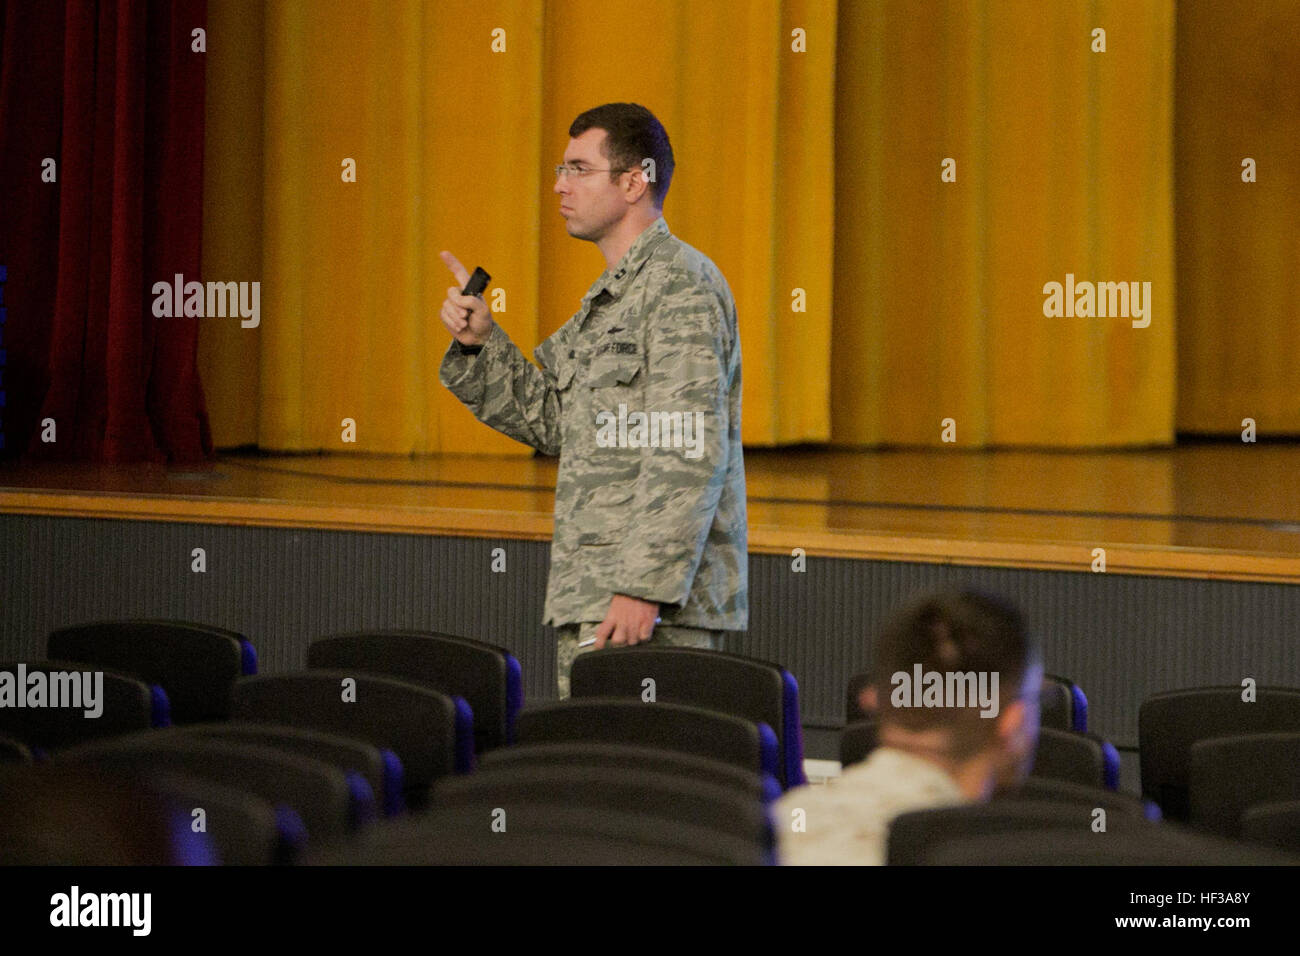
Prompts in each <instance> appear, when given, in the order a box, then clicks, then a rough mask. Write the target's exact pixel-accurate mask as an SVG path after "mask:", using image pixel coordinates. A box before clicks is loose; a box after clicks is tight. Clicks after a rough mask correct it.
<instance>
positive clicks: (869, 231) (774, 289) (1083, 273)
mask: <svg viewBox="0 0 1300 956" xmlns="http://www.w3.org/2000/svg"><path fill="white" fill-rule="evenodd" d="M1095 29H1103V30H1105V34H1106V51H1105V52H1104V53H1100V52H1093V50H1092V46H1093V44H1094V42H1095V40H1094V37H1093V31H1094V30H1095ZM209 33H210V36H211V37H212V40H211V42H210V44H209V49H210V51H211V52H210V53H209V54H208V56H209V61H208V75H209V86H208V113H209V127H208V138H207V147H206V149H207V162H208V175H207V181H206V192H205V197H204V209H205V217H206V218H205V225H204V273H205V274H204V278H205V279H209V280H238V279H260V280H261V282H262V283H263V285H262V313H263V317H262V324H261V327H260V328H259V329H257V330H251V329H241V328H239V327H238V323H237V322H236V323H231V322H227V323H226V324H224V325H222V324H221V321H222V320H215V321H214V320H208V321H207V324H206V325H205V326H204V330H205V332H204V335H205V337H204V339H203V340H202V342H201V350H200V358H201V370H202V373H203V376H204V383H205V387H206V388H207V390H208V395H209V404H210V406H211V415H212V423H213V432H214V437H215V440H216V442H217V444H218V445H220V446H225V447H229V446H232V445H241V444H252V443H255V444H257V445H258V446H260V447H262V448H266V449H268V450H275V451H292V450H304V451H307V450H332V451H347V450H356V451H365V452H385V453H394V452H396V453H437V452H486V453H503V454H513V453H527V451H528V450H527V449H525V448H523V447H522V446H520V445H517V444H516V443H514V442H512V441H511V440H509V439H507V438H504V437H502V436H499V435H497V434H495V433H493V432H491V431H490V430H488V429H486V428H484V427H483V426H480V425H479V424H478V423H476V422H474V421H473V419H472V418H471V416H470V415H469V414H468V412H466V411H465V410H464V409H463V408H462V407H461V406H460V405H459V403H458V402H456V400H455V399H454V398H452V397H451V396H450V395H449V394H448V393H447V392H446V391H445V390H444V389H443V388H442V387H441V385H440V384H439V382H438V377H437V370H438V365H439V362H440V359H441V356H442V353H443V351H444V350H445V348H446V344H447V341H448V337H447V334H446V332H445V331H444V330H443V328H442V326H441V323H440V322H439V321H438V318H437V310H438V308H439V306H440V304H441V301H442V297H443V292H444V290H445V289H446V287H447V286H448V285H450V284H451V281H452V280H451V276H450V275H449V274H448V273H447V272H446V270H445V269H444V268H443V266H442V264H441V262H440V261H439V260H438V258H437V253H438V251H439V250H440V249H444V248H447V249H451V250H452V251H454V252H455V253H456V255H458V256H459V257H460V258H461V260H462V261H463V262H465V264H466V265H467V266H468V267H470V268H472V267H473V266H474V265H476V264H482V265H483V266H484V267H485V268H487V269H488V271H490V272H491V273H492V274H493V288H494V289H500V290H503V291H504V292H505V295H506V301H505V310H504V311H503V312H500V313H498V314H497V315H496V319H497V321H498V322H500V323H501V325H502V326H503V327H504V328H505V330H506V331H507V332H508V333H509V334H510V336H511V337H512V338H513V339H514V341H515V342H516V343H517V344H518V345H519V346H520V347H521V348H522V349H523V350H524V351H525V352H526V353H530V352H531V349H532V348H533V347H534V346H535V345H536V344H537V343H538V342H539V341H540V340H541V339H542V338H544V337H545V336H547V335H549V334H550V333H551V332H552V331H554V330H555V329H556V328H558V327H559V326H560V325H561V324H562V323H563V322H564V321H566V320H567V318H568V317H569V316H570V315H571V314H572V312H573V311H574V309H575V308H576V307H577V305H578V301H579V299H580V298H581V296H582V294H583V292H585V291H586V289H587V287H588V286H589V285H590V283H591V282H592V280H593V279H594V278H595V277H596V276H597V275H598V274H599V273H600V271H601V270H602V268H603V267H604V262H603V260H602V259H601V257H600V255H599V253H598V252H597V250H596V249H595V247H594V246H592V245H591V244H588V243H581V242H577V241H574V240H573V239H571V238H570V237H568V235H567V234H566V232H565V230H564V226H563V221H562V220H561V218H560V217H559V215H558V212H557V203H556V198H555V196H554V194H553V193H552V191H551V189H552V186H553V184H554V179H553V174H552V173H551V172H550V170H551V168H552V167H553V166H554V164H555V163H556V162H557V161H558V160H559V158H560V157H561V155H562V153H563V150H564V146H565V144H566V143H567V140H568V133H567V129H568V124H569V123H570V121H571V120H572V119H573V118H574V117H575V116H576V115H577V114H578V113H580V112H581V111H582V110H583V109H586V108H588V107H590V106H594V105H597V104H599V103H603V102H610V101H617V100H630V101H635V102H640V103H643V104H644V105H646V106H648V107H649V108H650V109H651V110H653V111H654V112H655V113H656V115H658V116H659V117H660V119H661V120H663V122H664V124H665V126H666V127H667V129H668V132H669V135H670V137H671V138H672V141H673V147H674V150H675V153H676V157H677V161H678V168H677V171H676V174H675V176H674V179H673V183H672V187H671V190H670V192H669V195H668V199H667V203H666V205H665V216H666V218H667V220H668V223H669V225H670V227H671V228H672V229H673V231H674V232H675V233H676V234H677V235H678V236H680V237H681V238H683V239H684V240H685V241H687V242H689V243H691V244H692V245H694V246H696V247H698V248H699V249H701V250H703V251H704V252H705V253H706V254H707V255H709V256H710V257H711V258H713V260H714V261H715V262H716V263H717V264H718V266H719V267H720V268H721V269H722V271H723V273H724V274H725V275H726V276H727V278H728V280H729V282H730V284H731V286H732V289H733V291H734V293H735V295H736V301H737V306H738V310H739V315H740V323H741V336H742V347H743V350H744V376H745V417H744V437H745V441H746V443H747V444H750V445H781V444H791V443H799V442H831V443H835V444H839V445H848V446H853V445H878V444H900V445H937V444H941V441H942V438H943V423H944V420H945V419H951V420H952V427H951V428H950V429H949V431H950V433H951V434H953V436H954V437H955V443H956V444H957V445H959V446H964V447H986V446H992V445H997V446H1038V447H1063V448H1071V447H1090V446H1096V447H1100V446H1126V445H1147V444H1163V443H1168V442H1170V441H1172V439H1173V434H1174V431H1173V430H1174V410H1175V397H1176V396H1175V349H1174V344H1175V339H1174V334H1175V320H1176V315H1175V289H1174V236H1173V219H1174V210H1173V148H1174V147H1173V103H1174V94H1173V86H1172V84H1173V77H1174V64H1173V56H1174V12H1173V3H1172V0H1141V2H1130V0H1059V2H1052V3H1043V2H1041V0H990V2H986V3H979V2H972V0H934V2H924V3H922V2H918V0H873V2H850V0H845V2H842V3H840V4H838V5H837V4H835V3H832V2H826V0H824V2H811V0H803V2H794V0H789V2H775V0H765V2H749V0H731V2H713V3H692V2H688V0H677V2H668V3H659V4H646V3H640V2H623V0H614V2H611V0H568V2H542V0H519V2H511V3H482V2H473V0H445V2H436V3H435V2H429V3H420V2H406V3H398V2H383V3H380V2H352V0H313V2H304V0H280V2H275V3H270V4H267V5H265V6H264V7H263V6H261V5H257V4H249V3H247V2H236V0H210V2H209ZM494 37H495V38H496V43H497V46H498V47H500V46H501V45H502V44H504V49H503V50H500V51H499V52H498V51H494V49H493V42H494ZM948 158H951V159H952V160H954V161H955V172H956V181H955V182H951V183H947V182H942V181H941V172H942V164H943V161H944V160H945V159H948ZM345 159H352V160H354V161H355V163H356V180H357V181H356V182H355V183H347V182H343V180H342V177H341V172H342V163H343V161H344V160H345ZM1067 274H1068V275H1072V276H1073V277H1074V279H1075V281H1076V282H1080V283H1082V282H1093V283H1100V282H1125V283H1129V282H1138V283H1143V282H1150V284H1151V285H1150V289H1151V298H1152V301H1151V302H1150V303H1147V302H1145V300H1144V305H1145V306H1146V307H1147V309H1148V313H1149V315H1150V318H1151V322H1150V326H1149V327H1147V328H1133V327H1132V325H1131V322H1130V320H1129V319H1126V318H1115V317H1110V318H1084V317H1064V316H1063V317H1047V316H1045V315H1044V314H1043V305H1044V298H1045V296H1044V293H1043V287H1044V285H1045V284H1046V283H1048V282H1059V283H1062V284H1064V283H1065V282H1066V276H1067ZM1139 288H1141V286H1139ZM801 305H802V307H803V311H797V308H798V307H799V306H801ZM344 419H352V420H353V421H355V423H356V438H357V440H356V443H355V444H344V443H343V442H342V424H341V423H342V422H343V420H344Z"/></svg>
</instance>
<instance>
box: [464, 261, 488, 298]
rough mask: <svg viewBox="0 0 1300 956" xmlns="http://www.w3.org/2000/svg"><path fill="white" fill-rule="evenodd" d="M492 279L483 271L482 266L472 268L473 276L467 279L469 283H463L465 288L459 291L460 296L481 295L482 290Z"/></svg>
mask: <svg viewBox="0 0 1300 956" xmlns="http://www.w3.org/2000/svg"><path fill="white" fill-rule="evenodd" d="M491 281H492V277H491V276H490V275H488V274H487V273H486V272H484V271H483V267H482V266H475V267H474V274H473V275H472V276H470V277H469V282H467V283H465V288H463V289H461V290H460V294H461V295H482V294H483V290H484V289H486V288H487V287H488V283H489V282H491Z"/></svg>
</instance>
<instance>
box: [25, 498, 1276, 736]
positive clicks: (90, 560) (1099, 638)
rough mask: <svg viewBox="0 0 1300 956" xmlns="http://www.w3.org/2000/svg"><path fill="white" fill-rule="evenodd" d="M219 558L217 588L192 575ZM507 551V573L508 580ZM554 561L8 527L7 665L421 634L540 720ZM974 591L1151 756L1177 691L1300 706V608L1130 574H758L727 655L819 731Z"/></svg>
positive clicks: (58, 526) (94, 525)
mask: <svg viewBox="0 0 1300 956" xmlns="http://www.w3.org/2000/svg"><path fill="white" fill-rule="evenodd" d="M195 548H203V549H204V550H205V552H206V561H207V570H206V572H204V573H201V574H200V573H195V572H193V571H191V564H192V562H193V560H194V559H193V557H192V556H191V555H192V552H193V550H194V549H195ZM496 548H501V549H503V552H504V560H505V570H504V571H502V572H494V571H493V570H492V565H493V551H494V549H496ZM549 551H550V548H549V546H548V545H547V544H545V543H537V542H523V541H509V540H492V539H479V538H441V537H428V536H423V535H397V534H363V533H354V532H337V531H321V530H300V529H281V528H251V527H229V526H223V525H203V524H179V523H167V522H147V521H117V520H95V519H71V518H50V517H41V516H25V515H0V568H2V569H3V570H2V572H0V618H2V620H0V659H6V658H17V659H25V660H30V659H34V658H39V657H42V656H44V652H45V637H46V635H47V634H48V633H49V631H50V630H52V629H53V628H56V627H60V626H63V625H66V624H75V623H80V622H84V621H90V620H97V619H103V618H114V617H158V618H181V619H192V620H198V621H204V622H207V623H210V624H215V625H218V626H221V627H226V628H230V629H232V630H235V631H239V632H241V633H243V634H245V635H247V636H248V638H249V639H250V640H252V642H253V644H254V645H255V646H256V647H257V650H258V655H259V657H260V660H261V669H262V671H263V672H266V673H277V672H284V671H287V670H293V669H297V668H300V667H302V666H303V665H304V662H305V661H306V655H307V645H308V643H310V641H311V640H312V639H313V638H315V637H318V636H322V635H325V634H329V633H335V632H339V631H349V630H357V629H361V628H415V629H428V630H438V631H445V632H448V633H452V634H464V635H467V636H473V637H479V638H482V639H483V640H488V641H492V642H494V643H497V644H501V645H504V646H505V647H508V648H509V649H510V650H511V651H512V652H513V653H514V654H515V655H516V656H517V657H518V658H519V661H520V664H521V665H522V667H523V671H524V681H525V692H526V694H527V699H528V700H531V701H537V700H542V699H545V698H548V697H552V696H554V693H555V691H554V683H555V648H554V632H553V631H552V630H551V629H549V628H543V627H542V625H541V617H542V602H543V597H544V593H545V586H546V572H547V563H548V559H549ZM946 585H970V586H975V587H979V588H984V589H987V590H990V591H994V592H998V593H1000V594H1003V595H1005V596H1006V597H1008V598H1010V599H1011V600H1013V601H1014V602H1016V603H1017V604H1018V605H1019V606H1020V607H1021V608H1022V609H1023V610H1024V612H1025V614H1026V617H1027V618H1028V620H1029V621H1030V623H1031V624H1032V625H1033V626H1034V627H1035V628H1036V630H1037V631H1038V633H1039V634H1040V635H1041V637H1042V641H1043V645H1044V649H1045V654H1046V661H1047V668H1048V670H1049V671H1051V672H1053V673H1057V674H1061V675H1064V676H1068V677H1070V678H1072V679H1073V680H1075V681H1076V682H1077V683H1079V684H1080V685H1081V686H1082V687H1083V688H1084V690H1085V691H1086V692H1087V694H1088V698H1089V701H1090V703H1091V721H1090V723H1091V729H1092V730H1093V731H1095V732H1096V733H1100V734H1103V735H1104V736H1106V737H1108V738H1110V739H1111V740H1112V741H1114V742H1115V743H1116V744H1119V745H1124V746H1132V745H1135V744H1136V742H1137V710H1138V705H1139V704H1140V703H1141V701H1142V699H1143V698H1144V697H1146V696H1148V695H1150V694H1152V693H1155V692H1157V691H1160V690H1165V689H1169V688H1174V687H1189V686H1196V685H1200V684H1218V683H1230V684H1240V682H1241V680H1242V679H1243V678H1245V677H1252V678H1254V679H1255V680H1256V681H1257V682H1258V683H1259V684H1261V685H1263V684H1287V685H1291V686H1300V641H1297V636H1298V632H1300V588H1296V587H1293V586H1290V585H1282V584H1248V583H1236V582H1222V581H1190V580H1182V579H1175V578H1156V577H1135V576H1122V575H1115V574H1092V573H1066V572H1061V571H1021V570H1012V569H1003V568H960V567H952V566H945V565H927V564H909V563H903V562H885V561H852V560H842V559H825V560H823V559H817V558H809V559H808V562H807V570H806V571H803V572H795V571H793V570H792V569H791V562H790V559H789V558H786V557H777V556H769V555H751V556H750V629H749V631H748V632H747V633H744V634H732V635H729V636H728V642H727V648H728V650H734V651H736V652H739V653H743V654H751V655H753V656H756V657H762V658H767V659H770V660H776V661H780V662H782V663H783V664H785V666H786V667H788V668H789V669H790V670H791V671H792V672H793V673H794V674H795V676H796V677H798V679H799V683H800V687H801V689H802V692H803V712H804V719H805V722H806V723H808V724H809V725H810V726H836V725H838V724H839V723H841V722H842V721H843V706H844V688H845V685H846V683H847V681H848V678H849V677H850V675H852V674H853V673H855V672H857V671H860V670H864V669H866V668H867V667H868V666H869V665H870V637H871V635H873V634H875V632H876V630H877V629H878V628H879V626H880V623H881V621H882V620H883V618H884V616H885V615H886V614H887V613H888V612H889V610H891V609H892V608H894V607H896V606H897V605H898V604H900V603H901V602H902V601H904V600H905V599H906V598H907V597H908V596H910V595H913V594H915V593H917V592H919V591H923V590H925V589H927V588H933V587H940V586H946Z"/></svg>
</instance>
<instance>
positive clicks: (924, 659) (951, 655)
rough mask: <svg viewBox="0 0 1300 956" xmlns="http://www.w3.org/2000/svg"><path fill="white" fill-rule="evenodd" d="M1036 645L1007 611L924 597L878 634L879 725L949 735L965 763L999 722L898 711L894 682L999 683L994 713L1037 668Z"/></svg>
mask: <svg viewBox="0 0 1300 956" xmlns="http://www.w3.org/2000/svg"><path fill="white" fill-rule="evenodd" d="M1039 654H1040V650H1039V647H1038V642H1037V640H1036V639H1035V638H1034V637H1033V635H1032V634H1031V633H1030V632H1029V630H1028V629H1027V628H1026V627H1025V623H1024V619H1023V618H1022V617H1021V615H1020V612H1019V611H1017V610H1016V608H1015V607H1013V606H1012V605H1011V604H1010V603H1008V602H1006V601H1004V600H1002V599H1000V598H997V597H994V596H992V595H989V594H984V593H981V592H979V591H973V590H960V591H956V590H949V591H940V592H936V593H932V594H926V595H923V596H921V597H919V598H917V599H914V600H913V601H911V602H910V603H908V604H907V605H906V606H905V607H903V608H901V609H900V610H898V611H897V612H895V613H894V614H893V615H891V616H890V618H889V619H888V621H887V622H886V623H885V626H884V627H883V628H882V630H881V634H880V641H879V644H878V645H877V648H876V658H875V660H876V663H875V668H874V674H875V686H876V696H877V703H876V712H877V715H878V717H879V719H880V721H881V723H882V724H893V725H895V726H898V727H901V728H905V729H907V730H933V729H939V728H947V729H949V730H950V731H951V733H952V743H953V751H954V755H955V756H969V755H970V754H972V753H974V752H976V751H978V750H979V749H981V748H982V747H983V746H985V745H986V744H987V743H988V742H989V741H990V740H991V739H992V737H993V736H994V734H995V725H996V721H995V720H992V719H988V718H981V717H980V716H979V712H978V709H977V708H974V707H970V706H967V707H963V708H954V707H916V706H912V707H896V706H894V704H893V702H892V700H891V691H892V690H893V688H894V686H895V685H894V684H893V675H895V674H897V673H899V672H900V671H901V672H905V673H906V674H908V675H909V677H910V676H911V675H912V674H913V673H914V668H915V666H916V665H918V664H919V665H920V666H921V670H922V672H931V671H937V672H939V673H945V674H946V673H949V672H962V673H965V672H974V673H976V674H979V673H986V674H993V673H996V674H997V675H998V712H999V713H1001V712H1002V707H1003V705H1004V704H1007V703H1010V702H1011V701H1012V700H1014V699H1015V698H1016V697H1017V696H1019V694H1020V688H1021V687H1022V685H1023V684H1024V681H1025V677H1026V675H1027V674H1028V672H1029V670H1030V668H1031V667H1033V666H1034V665H1035V664H1037V663H1038V662H1039V661H1040V657H1039Z"/></svg>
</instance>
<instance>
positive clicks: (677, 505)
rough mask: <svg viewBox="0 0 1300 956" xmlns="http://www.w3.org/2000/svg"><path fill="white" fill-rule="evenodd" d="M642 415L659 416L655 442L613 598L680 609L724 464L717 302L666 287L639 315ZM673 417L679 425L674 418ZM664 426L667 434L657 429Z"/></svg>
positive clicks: (706, 292)
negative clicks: (642, 318)
mask: <svg viewBox="0 0 1300 956" xmlns="http://www.w3.org/2000/svg"><path fill="white" fill-rule="evenodd" d="M647 308H648V309H650V310H652V313H653V314H652V316H651V317H649V319H648V321H647V325H648V332H647V335H646V343H645V369H646V383H645V390H644V395H645V411H646V412H647V413H648V414H649V415H650V416H652V417H653V415H654V413H656V412H659V413H661V421H662V422H663V423H664V425H663V426H662V428H661V439H662V438H663V434H662V433H663V432H665V431H667V430H670V429H671V430H676V423H677V422H678V421H679V420H680V422H681V426H680V431H679V434H681V435H682V436H683V438H684V441H683V442H682V443H681V447H672V445H671V444H670V443H669V442H668V441H666V440H661V442H660V447H657V448H656V447H643V448H642V449H641V467H640V471H639V474H638V477H637V485H636V494H635V496H634V498H633V501H632V503H631V518H630V520H629V523H628V533H627V536H626V537H625V538H624V539H623V541H622V543H621V544H620V545H619V549H618V553H617V556H616V563H615V568H616V576H615V577H614V578H613V580H615V581H620V582H627V585H626V587H620V588H619V593H621V594H627V595H629V596H631V597H638V598H641V599H642V600H646V601H656V602H659V603H661V604H670V605H678V606H681V605H684V604H685V603H686V601H687V598H688V596H689V595H690V591H691V582H692V581H693V580H694V578H695V572H696V570H697V569H698V567H699V564H700V559H701V557H702V556H703V553H704V542H705V539H706V538H707V536H708V533H709V528H710V527H711V526H712V524H713V519H714V514H715V513H716V511H717V507H718V501H719V499H720V498H721V496H722V489H723V486H724V483H725V481H726V476H727V467H728V463H729V460H730V457H731V449H730V446H729V440H730V439H729V435H730V432H731V422H730V421H729V420H728V383H729V379H730V376H731V368H730V366H731V356H732V355H733V354H734V352H735V349H734V348H733V343H732V341H731V339H732V335H731V333H730V331H729V325H728V321H727V319H728V311H727V309H726V307H725V305H724V303H723V300H722V299H721V297H720V296H719V294H718V293H717V292H716V291H715V290H713V289H711V288H709V287H708V286H707V285H701V284H699V279H698V278H696V277H688V276H685V275H683V276H681V277H673V278H671V279H670V280H669V281H668V282H667V283H665V285H664V286H663V288H662V289H661V291H660V292H659V293H658V294H657V295H655V296H654V297H653V298H652V299H651V300H650V302H649V303H648V306H647ZM679 413H680V419H679V418H678V415H679ZM670 422H671V423H672V425H671V426H670V425H669V424H667V423H670Z"/></svg>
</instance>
